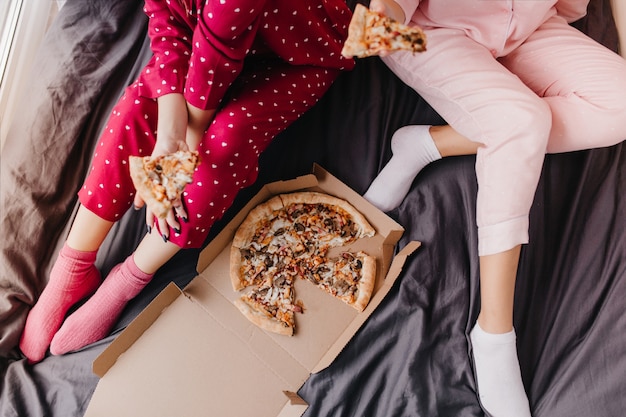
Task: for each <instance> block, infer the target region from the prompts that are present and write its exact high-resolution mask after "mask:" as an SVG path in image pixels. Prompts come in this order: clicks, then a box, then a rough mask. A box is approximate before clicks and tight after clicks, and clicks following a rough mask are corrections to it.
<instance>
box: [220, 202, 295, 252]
mask: <svg viewBox="0 0 626 417" xmlns="http://www.w3.org/2000/svg"><path fill="white" fill-rule="evenodd" d="M282 209H283V203H282V200H281V199H280V196H274V197H272V198H270V199H269V200H267V201H266V202H264V203H261V204H259V205H257V206H256V207H255V208H253V209H252V210H250V212H249V213H248V215H247V216H246V218H245V219H244V221H243V222H242V223H241V225H240V226H239V228H238V229H237V232H236V233H235V236H234V237H233V243H232V244H233V246H236V247H238V248H244V247H246V246H247V245H248V244H250V242H251V241H252V238H253V237H254V235H255V233H256V231H257V228H258V226H259V224H261V223H263V222H266V221H270V220H271V219H272V218H273V217H274V213H275V212H276V211H278V210H282Z"/></svg>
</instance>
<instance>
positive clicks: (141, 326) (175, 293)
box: [92, 282, 182, 378]
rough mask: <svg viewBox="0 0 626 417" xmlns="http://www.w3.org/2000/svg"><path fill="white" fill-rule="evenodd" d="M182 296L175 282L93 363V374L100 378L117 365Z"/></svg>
mask: <svg viewBox="0 0 626 417" xmlns="http://www.w3.org/2000/svg"><path fill="white" fill-rule="evenodd" d="M181 294H182V292H181V290H180V288H178V286H177V285H176V284H174V283H173V282H172V283H170V284H169V285H168V286H167V287H165V289H164V290H163V291H162V292H161V293H160V294H159V295H158V296H157V297H156V298H155V299H154V300H152V302H151V303H150V304H148V306H147V307H146V309H145V310H144V311H142V313H141V314H140V315H139V316H137V317H136V318H135V319H134V320H133V321H132V322H131V323H130V324H129V325H128V326H127V327H126V329H125V330H124V331H123V332H122V333H121V334H120V335H119V336H118V337H116V338H115V340H113V342H111V344H110V345H109V346H108V347H107V348H106V349H105V350H104V352H103V353H101V354H100V356H98V357H97V358H96V360H94V362H93V365H92V366H93V372H94V374H96V375H98V376H99V377H100V378H102V377H103V376H104V374H106V373H107V372H108V370H109V369H110V368H111V367H112V366H113V364H115V361H117V358H118V357H119V356H120V355H121V354H122V353H124V352H126V350H128V348H129V347H130V346H132V345H133V343H135V342H136V341H137V340H138V339H139V338H140V337H141V335H142V334H143V333H144V332H145V331H146V330H147V329H148V328H149V327H150V326H151V325H152V324H153V323H154V322H155V321H156V320H157V318H158V317H159V315H161V312H162V311H163V310H164V309H165V308H167V306H168V305H170V304H171V303H172V302H173V301H174V300H175V299H176V298H177V297H179V296H180V295H181Z"/></svg>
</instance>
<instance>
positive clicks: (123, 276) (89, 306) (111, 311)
mask: <svg viewBox="0 0 626 417" xmlns="http://www.w3.org/2000/svg"><path fill="white" fill-rule="evenodd" d="M152 276H153V275H152V274H146V273H145V272H143V271H141V270H140V269H139V268H138V267H137V266H136V265H135V262H134V260H133V257H132V256H129V257H128V258H127V259H126V261H124V262H123V263H121V264H119V265H117V266H115V267H114V268H113V270H111V272H110V273H109V276H108V277H107V278H106V279H105V280H104V282H103V283H102V285H101V286H100V288H98V291H96V293H95V294H94V295H93V296H92V297H91V298H90V299H89V300H87V302H86V303H85V304H83V305H82V306H81V307H80V308H79V309H78V310H76V311H75V312H74V313H73V314H71V315H70V316H69V317H68V318H67V320H65V323H63V326H62V327H61V329H60V330H59V331H58V332H57V333H56V335H55V336H54V338H53V339H52V343H51V344H50V352H51V353H52V354H53V355H62V354H64V353H67V352H70V351H74V350H78V349H80V348H82V347H84V346H87V345H88V344H91V343H94V342H96V341H98V340H100V339H102V338H104V337H106V336H107V335H108V334H109V333H110V331H111V329H112V328H113V325H114V324H115V323H116V321H117V319H118V318H119V316H120V314H121V313H122V310H123V309H124V307H125V306H126V304H127V303H128V301H130V300H131V299H132V298H134V297H135V296H136V295H137V294H138V293H139V291H141V290H142V289H143V288H144V287H145V286H146V285H147V284H148V282H150V280H151V279H152Z"/></svg>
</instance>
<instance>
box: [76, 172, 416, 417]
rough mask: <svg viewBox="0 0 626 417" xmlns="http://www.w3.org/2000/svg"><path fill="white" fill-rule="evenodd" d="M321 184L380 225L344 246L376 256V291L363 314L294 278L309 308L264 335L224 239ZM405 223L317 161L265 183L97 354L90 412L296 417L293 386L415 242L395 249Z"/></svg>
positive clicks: (345, 337) (324, 356) (98, 415)
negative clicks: (258, 211) (258, 209)
mask: <svg viewBox="0 0 626 417" xmlns="http://www.w3.org/2000/svg"><path fill="white" fill-rule="evenodd" d="M296 190H312V191H322V192H326V193H328V194H332V195H335V196H337V197H340V198H344V199H346V200H348V201H349V202H350V203H352V205H354V206H355V208H357V209H358V210H360V211H361V212H362V213H363V214H364V215H365V216H366V218H367V219H368V221H369V222H370V223H371V224H372V226H374V228H375V229H376V231H377V233H376V235H375V236H373V237H371V238H364V239H361V240H359V241H358V242H355V243H353V244H351V245H348V246H347V247H346V248H344V249H348V250H357V249H362V250H365V251H366V252H368V253H370V254H371V255H374V256H376V258H377V278H376V286H375V291H374V294H373V296H372V299H371V300H370V303H369V304H368V306H367V308H366V309H365V310H364V311H363V312H358V311H357V310H355V309H354V308H352V307H350V306H348V305H346V304H345V303H343V302H342V301H340V300H338V299H336V298H334V297H331V296H330V295H328V294H326V293H325V292H324V291H322V290H320V289H318V288H317V287H315V286H314V285H313V284H311V283H310V282H308V281H305V280H296V284H295V285H296V286H295V291H296V297H297V298H298V299H300V300H302V301H303V303H304V308H305V311H304V313H303V314H297V315H296V332H295V334H294V336H291V337H289V336H281V335H276V334H273V333H268V332H265V331H263V330H261V329H260V328H258V327H256V326H255V325H254V324H252V323H251V322H250V321H248V320H247V319H246V318H245V317H244V316H243V315H242V314H241V313H240V312H239V310H238V309H237V308H236V307H235V306H234V305H233V301H234V300H235V299H236V298H238V297H239V295H240V293H236V292H235V291H233V289H232V285H231V282H230V278H229V251H230V243H231V241H232V238H233V236H234V234H235V231H236V230H237V227H238V226H239V224H240V223H241V222H242V221H243V219H244V218H245V216H246V215H247V213H248V212H249V211H250V210H251V209H252V208H253V207H255V206H256V205H257V204H259V203H261V202H263V201H266V200H267V199H269V198H270V197H272V196H273V195H276V194H280V193H285V192H291V191H296ZM403 231H404V230H403V228H402V227H401V226H400V225H399V224H397V223H396V222H395V221H393V220H392V219H391V218H389V217H388V216H386V215H385V214H384V213H382V212H381V211H379V210H377V209H376V208H375V207H374V206H372V205H371V204H370V203H368V202H367V201H366V200H364V199H363V198H362V197H361V196H360V195H359V194H357V193H356V192H355V191H353V190H351V189H350V188H349V187H347V186H346V185H345V184H343V183H342V182H341V181H339V180H338V179H337V178H335V177H333V176H332V175H330V174H329V173H328V172H327V171H325V170H324V169H322V168H321V167H319V166H317V165H316V166H314V168H313V173H312V174H310V175H305V176H303V177H299V178H296V179H293V180H289V181H279V182H275V183H271V184H268V185H266V186H264V187H263V188H262V189H261V190H260V192H259V193H258V194H257V195H256V196H255V197H254V198H253V199H252V200H251V201H250V202H249V204H247V205H246V207H245V208H244V209H243V210H242V211H241V212H240V213H238V214H237V216H236V217H235V218H234V219H233V220H232V221H231V222H230V223H229V224H228V225H227V226H226V227H225V228H224V230H223V231H222V232H221V233H220V234H219V235H218V236H216V238H215V239H214V240H213V241H212V242H211V243H210V244H209V245H208V246H207V248H206V249H205V250H203V251H202V253H201V255H200V258H199V261H198V271H201V272H200V273H199V275H198V276H197V277H196V278H194V279H193V280H192V281H191V282H190V283H189V285H187V286H186V287H185V288H184V289H180V288H178V287H177V286H176V285H175V284H170V285H169V286H168V287H167V288H165V289H164V290H163V291H162V292H161V293H160V294H159V295H158V296H157V297H156V298H155V299H154V300H153V302H152V303H151V304H150V305H149V306H148V307H147V308H146V309H145V310H144V311H143V312H142V313H140V314H139V316H138V317H137V318H136V319H135V320H134V321H133V322H132V323H131V324H130V325H129V326H128V327H127V328H126V329H125V330H124V331H123V332H122V333H121V334H120V335H119V336H118V337H117V338H116V339H115V340H114V341H113V342H112V343H111V345H110V346H109V347H108V348H107V349H106V350H105V351H104V352H103V353H102V354H101V355H100V356H99V357H98V358H96V360H95V361H94V364H93V369H94V372H95V373H96V374H97V375H98V376H100V381H99V383H98V386H97V388H96V390H95V392H94V395H93V397H92V399H91V402H90V404H89V406H88V409H87V412H86V414H85V416H86V417H104V416H107V417H110V416H116V417H126V416H128V417H131V416H132V417H137V416H151V417H159V416H163V417H166V416H168V417H169V416H185V417H194V416H203V417H204V416H229V417H238V416H242V417H249V416H255V417H264V416H268V417H275V416H280V417H287V416H289V417H291V416H301V415H302V414H303V413H304V411H305V410H306V408H307V404H306V402H305V401H304V400H302V399H301V398H300V397H299V396H298V394H297V392H298V390H299V388H300V387H301V386H302V385H303V384H304V383H305V382H306V380H307V379H308V377H309V376H310V375H311V374H312V373H316V372H319V371H321V370H323V369H324V368H326V367H327V366H329V365H330V364H331V363H332V361H333V360H334V359H335V357H336V356H337V355H338V354H339V352H341V350H342V349H343V348H344V346H345V345H346V344H347V343H348V342H349V341H350V339H351V338H352V337H353V335H354V334H355V333H356V331H357V330H358V329H359V328H360V327H361V325H362V324H363V323H364V322H365V321H366V320H367V318H368V317H369V316H370V315H371V313H372V312H373V311H374V310H375V309H376V307H377V306H378V305H379V304H380V302H381V301H382V299H383V298H384V297H385V295H386V294H387V293H388V291H389V289H390V288H391V287H392V285H393V283H394V281H395V280H396V278H397V277H398V275H399V274H400V271H401V269H402V266H403V264H404V261H405V260H406V258H407V256H409V255H410V254H411V253H412V252H413V251H415V250H416V249H417V248H418V247H419V242H411V243H410V244H409V245H407V246H406V247H405V248H404V249H403V250H402V251H400V252H399V253H398V254H397V255H395V256H394V252H395V246H396V243H397V242H398V240H399V239H400V237H401V235H402V233H403Z"/></svg>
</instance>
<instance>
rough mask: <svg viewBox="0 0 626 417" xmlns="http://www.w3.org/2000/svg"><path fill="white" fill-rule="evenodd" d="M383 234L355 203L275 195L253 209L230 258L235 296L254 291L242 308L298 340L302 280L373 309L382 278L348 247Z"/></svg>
mask: <svg viewBox="0 0 626 417" xmlns="http://www.w3.org/2000/svg"><path fill="white" fill-rule="evenodd" d="M374 234H375V230H374V228H373V227H372V226H371V225H370V224H369V222H368V221H367V219H366V218H365V217H364V216H363V215H362V214H361V213H360V212H359V211H358V210H356V209H355V208H354V207H353V206H352V205H351V204H350V203H348V202H347V201H345V200H343V199H340V198H337V197H334V196H331V195H328V194H325V193H320V192H313V191H304V192H294V193H289V194H280V195H277V196H274V197H273V198H271V199H269V200H268V201H266V202H264V203H261V204H259V205H258V206H256V207H255V208H254V209H252V210H251V211H250V213H249V214H248V215H247V217H246V218H245V220H244V221H243V223H242V224H241V225H240V226H239V228H238V229H237V232H236V233H235V236H234V238H233V242H232V246H231V253H230V277H231V282H232V286H233V289H234V290H235V291H242V290H246V292H245V293H244V294H243V295H242V296H241V297H240V298H239V299H237V300H236V301H235V305H236V306H237V307H238V308H239V310H240V311H241V312H242V313H243V314H244V316H245V317H247V318H248V319H249V320H250V321H252V322H253V323H255V324H256V325H258V326H259V327H261V328H263V329H265V330H268V331H271V332H274V333H278V334H283V335H293V332H294V329H295V313H299V312H302V311H303V305H302V303H301V302H300V301H298V300H296V298H295V293H294V282H295V280H297V279H305V280H308V281H310V282H312V283H313V284H315V285H316V286H317V287H318V288H320V289H322V290H324V291H326V292H327V293H328V294H330V295H331V296H333V297H336V298H338V299H340V300H342V301H343V302H345V303H347V304H348V305H350V306H352V307H354V308H355V309H357V310H359V311H363V309H365V307H366V306H367V304H368V302H369V300H370V297H371V295H372V291H373V288H374V283H375V280H376V260H375V258H374V257H372V256H370V255H368V254H366V253H365V252H362V251H358V252H354V253H352V252H349V251H344V252H342V253H341V254H340V255H338V256H335V257H332V258H331V257H329V256H328V251H329V250H330V249H331V248H335V247H342V246H345V245H347V244H349V243H351V242H354V241H356V240H357V239H361V238H364V237H371V236H373V235H374Z"/></svg>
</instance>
